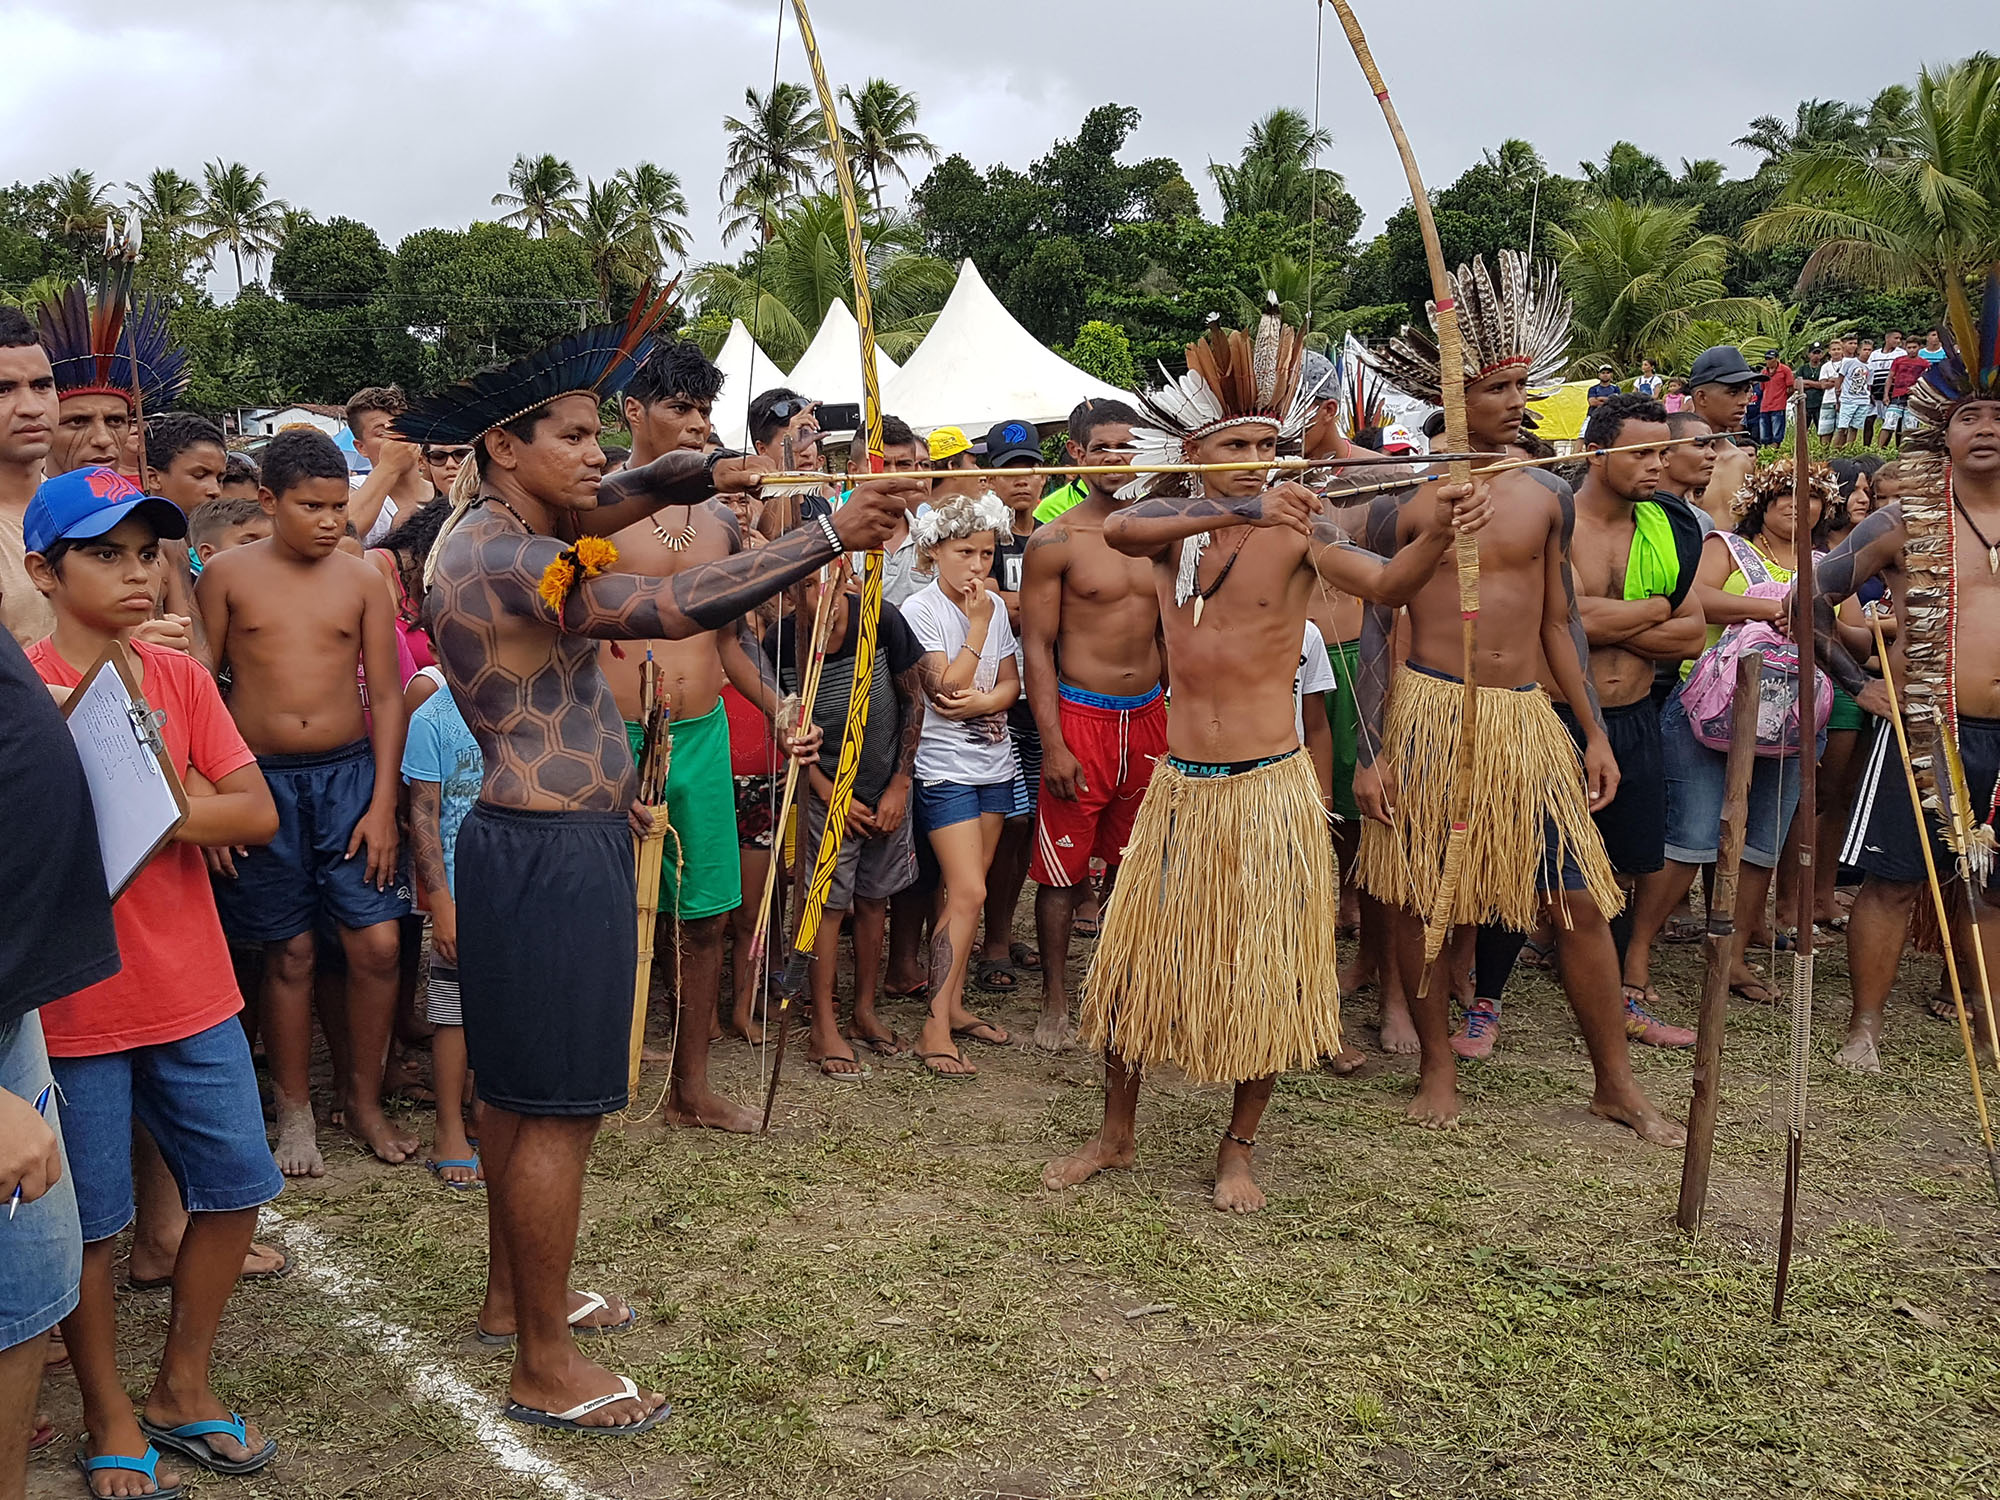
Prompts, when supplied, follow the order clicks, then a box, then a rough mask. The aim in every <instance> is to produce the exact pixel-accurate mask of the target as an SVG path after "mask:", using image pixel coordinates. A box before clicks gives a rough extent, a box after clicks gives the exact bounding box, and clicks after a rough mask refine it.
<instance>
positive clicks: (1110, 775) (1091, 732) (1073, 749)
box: [1028, 687, 1167, 886]
mask: <svg viewBox="0 0 2000 1500" xmlns="http://www.w3.org/2000/svg"><path fill="white" fill-rule="evenodd" d="M1106 701H1111V702H1119V701H1122V700H1115V699H1114V700H1106V699H1104V698H1103V696H1102V695H1101V694H1097V693H1080V692H1077V691H1076V690H1075V689H1072V688H1067V687H1065V688H1064V689H1063V690H1062V703H1061V705H1060V722H1061V724H1062V736H1063V743H1064V744H1066V745H1068V746H1069V751H1070V754H1072V755H1074V756H1075V757H1076V759H1077V764H1079V765H1080V766H1082V768H1083V781H1084V789H1083V791H1082V793H1081V794H1080V795H1079V796H1078V798H1077V800H1076V801H1074V802H1066V801H1064V800H1063V799H1062V798H1060V797H1058V796H1056V795H1055V794H1054V793H1052V792H1050V791H1049V789H1048V786H1047V783H1046V782H1044V784H1043V786H1042V789H1041V795H1040V796H1039V797H1038V798H1037V799H1036V807H1035V859H1034V863H1033V864H1032V865H1031V866H1030V867H1029V870H1028V878H1029V879H1031V880H1033V881H1034V882H1035V883H1036V884H1037V885H1056V886H1070V885H1081V884H1082V883H1083V880H1084V878H1085V877H1086V876H1087V875H1088V874H1089V873H1090V861H1091V860H1092V859H1093V858H1096V859H1101V860H1103V861H1104V863H1105V864H1106V866H1115V865H1117V863H1118V862H1119V861H1120V860H1122V859H1123V858H1124V857H1125V844H1126V841H1127V840H1129V839H1130V838H1131V837H1132V820H1133V819H1134V818H1136V817H1138V815H1139V803H1140V802H1141V801H1142V800H1143V799H1144V798H1145V795H1146V784H1147V783H1148V782H1149V781H1151V780H1152V779H1153V763H1154V762H1155V761H1157V760H1158V759H1159V758H1160V757H1161V756H1162V755H1165V754H1166V753H1167V704H1166V699H1165V698H1164V697H1163V696H1162V695H1161V693H1160V691H1159V689H1158V688H1155V689H1154V690H1153V694H1152V696H1151V697H1149V698H1146V699H1145V700H1144V701H1142V702H1140V703H1138V704H1136V705H1132V706H1129V707H1117V708H1107V707H1103V706H1102V704H1103V703H1105V702H1106Z"/></svg>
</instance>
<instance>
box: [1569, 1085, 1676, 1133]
mask: <svg viewBox="0 0 2000 1500" xmlns="http://www.w3.org/2000/svg"><path fill="white" fill-rule="evenodd" d="M1590 1112H1591V1113H1592V1114H1594V1115H1596V1116H1598V1117H1599V1118H1600V1119H1605V1120H1609V1121H1611V1123H1612V1124H1614V1125H1628V1126H1630V1127H1631V1129H1632V1133H1633V1134H1634V1135H1636V1136H1638V1137H1639V1139H1640V1140H1642V1141H1649V1142H1651V1143H1652V1144H1653V1145H1655V1146H1685V1145H1686V1144H1687V1132H1686V1131H1685V1130H1683V1129H1681V1127H1680V1126H1678V1125H1676V1124H1675V1123H1674V1122H1673V1121H1672V1120H1669V1119H1668V1118H1667V1117H1666V1116H1665V1115H1663V1114H1661V1113H1660V1112H1659V1111H1658V1110H1657V1109H1655V1108H1653V1101H1652V1100H1650V1099H1648V1098H1647V1097H1646V1096H1645V1095H1644V1094H1642V1093H1640V1092H1639V1091H1638V1090H1637V1089H1636V1088H1635V1089H1634V1090H1633V1091H1632V1093H1631V1095H1630V1096H1629V1097H1628V1098H1624V1099H1612V1098H1596V1099H1592V1100H1591V1101H1590Z"/></svg>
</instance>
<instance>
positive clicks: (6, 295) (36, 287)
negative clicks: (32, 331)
mask: <svg viewBox="0 0 2000 1500" xmlns="http://www.w3.org/2000/svg"><path fill="white" fill-rule="evenodd" d="M69 288H70V278H69V277H67V276H59V275H57V274H56V273H55V272H53V271H50V272H47V273H45V274H43V275H41V276H37V277H36V278H35V279H34V280H33V281H31V282H29V283H28V284H27V285H26V286H24V287H22V288H21V289H20V290H19V291H18V292H4V291H0V302H4V303H6V304H7V305H9V306H10V307H18V308H20V309H21V310H22V311H23V312H25V313H27V314H28V315H29V316H30V317H32V316H33V315H34V312H35V309H36V308H38V307H40V306H41V305H42V304H43V303H44V302H57V301H60V300H61V299H62V296H63V294H64V293H65V292H67V291H68V290H69Z"/></svg>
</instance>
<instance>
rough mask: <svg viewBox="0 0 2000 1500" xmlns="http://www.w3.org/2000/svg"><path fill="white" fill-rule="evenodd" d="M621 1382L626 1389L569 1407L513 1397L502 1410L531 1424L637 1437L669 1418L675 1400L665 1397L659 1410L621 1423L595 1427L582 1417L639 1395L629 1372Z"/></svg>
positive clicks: (589, 1433)
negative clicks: (546, 1406)
mask: <svg viewBox="0 0 2000 1500" xmlns="http://www.w3.org/2000/svg"><path fill="white" fill-rule="evenodd" d="M618 1384H619V1385H620V1386H622V1387H623V1389H622V1390H616V1391H613V1392H612V1393H611V1394H610V1395H608V1396H593V1397H591V1398H590V1400H588V1401H582V1402H579V1403H577V1404H576V1405H575V1406H572V1407H571V1408H570V1409H569V1410H568V1411H543V1410H542V1409H541V1408H540V1407H537V1406H523V1405H521V1403H520V1402H518V1401H509V1402H508V1403H507V1406H506V1409H505V1411H504V1412H503V1413H502V1415H504V1416H505V1417H506V1418H507V1419H508V1420H509V1421H513V1422H521V1423H524V1424H525V1425H527V1426H529V1427H552V1428H554V1429H555V1430H556V1431H557V1432H580V1433H582V1434H583V1435H584V1436H586V1437H637V1436H638V1435H639V1434H640V1433H642V1432H644V1431H646V1430H647V1429H648V1428H649V1427H657V1426H659V1425H660V1424H661V1423H662V1422H664V1421H666V1420H667V1416H668V1414H669V1413H670V1412H672V1411H673V1409H674V1407H673V1403H672V1402H671V1401H663V1402H661V1403H660V1405H659V1408H658V1409H657V1410H655V1411H652V1412H649V1413H647V1414H646V1415H645V1416H643V1417H641V1418H640V1419H639V1420H638V1421H636V1422H627V1423H625V1424H624V1425H623V1426H619V1427H592V1426H588V1425H586V1424H585V1423H583V1422H581V1421H579V1420H578V1419H579V1418H581V1417H587V1416H589V1415H590V1414H591V1413H592V1412H594V1411H599V1410H602V1409H603V1408H604V1407H607V1406H610V1405H612V1404H613V1403H614V1402H618V1401H636V1400H638V1399H639V1387H638V1386H636V1385H634V1384H633V1383H632V1378H631V1377H630V1376H629V1375H620V1376H619V1377H618Z"/></svg>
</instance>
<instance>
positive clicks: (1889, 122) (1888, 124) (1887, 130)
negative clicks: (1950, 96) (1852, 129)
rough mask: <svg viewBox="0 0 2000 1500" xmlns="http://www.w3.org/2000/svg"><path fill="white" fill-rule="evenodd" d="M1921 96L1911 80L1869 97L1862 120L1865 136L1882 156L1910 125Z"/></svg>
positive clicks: (1873, 148) (1869, 145) (1862, 131)
mask: <svg viewBox="0 0 2000 1500" xmlns="http://www.w3.org/2000/svg"><path fill="white" fill-rule="evenodd" d="M1916 107H1917V96H1916V95H1915V94H1914V93H1913V92H1911V90H1910V87H1909V85H1908V84H1903V83H1892V84H1890V85H1889V86H1888V87H1887V88H1885V89H1883V90H1882V92H1881V93H1879V94H1877V95H1876V96H1875V97H1874V98H1873V99H1871V100H1869V101H1868V113H1867V114H1866V115H1865V116H1864V117H1863V118H1862V121H1861V139H1862V140H1863V141H1864V142H1865V143H1866V144H1867V146H1868V149H1869V150H1871V151H1873V152H1875V153H1876V154H1877V155H1878V156H1879V155H1882V154H1883V153H1885V152H1887V151H1889V150H1890V149H1891V148H1892V146H1893V144H1894V142H1895V140H1896V138H1897V137H1898V136H1899V135H1900V134H1901V133H1902V132H1903V131H1904V130H1906V129H1908V128H1909V124H1910V119H1911V116H1912V115H1914V114H1915V113H1916Z"/></svg>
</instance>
